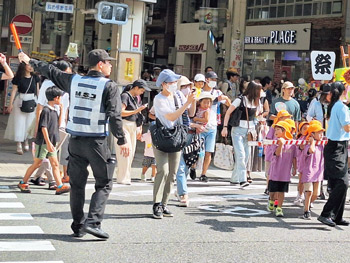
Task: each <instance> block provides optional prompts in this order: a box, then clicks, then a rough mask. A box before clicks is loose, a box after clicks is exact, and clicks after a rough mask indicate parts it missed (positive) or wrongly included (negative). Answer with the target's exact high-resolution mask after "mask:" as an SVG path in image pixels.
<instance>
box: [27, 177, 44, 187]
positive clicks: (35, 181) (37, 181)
mask: <svg viewBox="0 0 350 263" xmlns="http://www.w3.org/2000/svg"><path fill="white" fill-rule="evenodd" d="M30 182H31V183H32V184H35V185H39V186H45V185H46V183H45V180H44V179H43V178H41V177H38V178H36V179H31V180H30Z"/></svg>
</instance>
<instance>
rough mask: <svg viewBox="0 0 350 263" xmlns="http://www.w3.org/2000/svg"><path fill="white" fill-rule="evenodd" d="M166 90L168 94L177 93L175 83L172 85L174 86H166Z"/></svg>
mask: <svg viewBox="0 0 350 263" xmlns="http://www.w3.org/2000/svg"><path fill="white" fill-rule="evenodd" d="M167 90H168V91H169V92H170V93H174V92H176V91H177V83H174V84H170V85H169V84H167Z"/></svg>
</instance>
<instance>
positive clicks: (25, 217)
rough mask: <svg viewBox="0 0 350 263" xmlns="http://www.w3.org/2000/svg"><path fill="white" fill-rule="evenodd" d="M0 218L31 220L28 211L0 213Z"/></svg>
mask: <svg viewBox="0 0 350 263" xmlns="http://www.w3.org/2000/svg"><path fill="white" fill-rule="evenodd" d="M0 220H33V217H32V216H31V215H30V214H29V213H0Z"/></svg>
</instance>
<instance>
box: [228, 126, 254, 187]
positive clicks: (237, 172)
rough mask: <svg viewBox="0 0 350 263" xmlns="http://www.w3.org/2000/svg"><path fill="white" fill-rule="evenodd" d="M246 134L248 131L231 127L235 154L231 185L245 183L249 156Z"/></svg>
mask: <svg viewBox="0 0 350 263" xmlns="http://www.w3.org/2000/svg"><path fill="white" fill-rule="evenodd" d="M247 133H248V129H247V128H241V127H233V128H232V131H231V136H232V144H233V149H234V154H235V155H234V156H235V168H234V169H233V172H232V177H231V182H233V183H236V182H238V183H241V182H246V181H247V163H248V159H249V155H250V147H249V146H248V137H247Z"/></svg>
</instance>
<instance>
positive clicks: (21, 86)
mask: <svg viewBox="0 0 350 263" xmlns="http://www.w3.org/2000/svg"><path fill="white" fill-rule="evenodd" d="M32 78H33V80H32V83H31V84H30V79H31V77H30V78H26V77H23V78H18V77H15V78H14V79H13V80H12V84H13V85H17V86H18V92H19V93H26V91H27V89H28V86H29V84H30V88H29V90H28V92H27V93H28V94H31V93H36V91H35V89H36V86H37V85H36V84H37V83H39V82H40V78H39V77H38V76H37V75H32Z"/></svg>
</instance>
